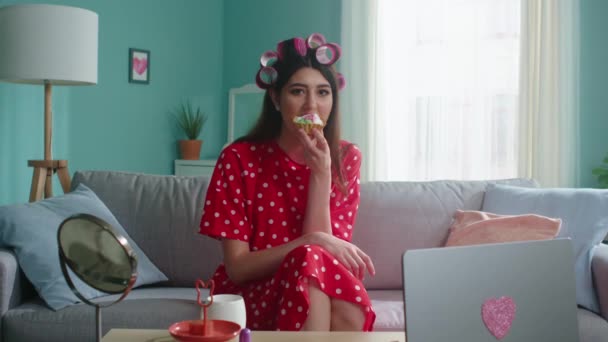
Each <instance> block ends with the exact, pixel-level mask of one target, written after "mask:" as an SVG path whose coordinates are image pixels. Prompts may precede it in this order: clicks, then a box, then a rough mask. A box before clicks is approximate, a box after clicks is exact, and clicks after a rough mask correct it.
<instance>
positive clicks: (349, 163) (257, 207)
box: [200, 142, 375, 331]
mask: <svg viewBox="0 0 608 342" xmlns="http://www.w3.org/2000/svg"><path fill="white" fill-rule="evenodd" d="M343 146H345V145H343ZM360 165H361V153H360V151H359V150H358V149H357V148H348V149H347V150H346V153H345V154H344V160H343V170H344V176H345V180H346V188H345V189H340V188H339V187H337V186H336V185H335V184H334V185H332V191H331V194H332V195H331V197H330V215H331V225H332V230H333V234H334V235H335V236H336V237H339V238H341V239H344V240H347V241H350V239H351V236H352V226H353V225H354V222H355V217H356V212H357V211H356V210H357V206H358V204H359V182H358V180H359V168H360ZM254 171H255V172H254ZM309 176H310V169H308V167H306V166H305V165H301V164H297V163H295V162H294V161H293V160H291V159H290V158H288V157H287V155H286V154H285V152H283V150H282V149H281V148H280V147H278V145H277V144H276V143H274V142H273V143H267V144H258V143H246V142H241V143H235V144H231V145H230V146H228V147H226V148H225V149H224V151H223V152H222V154H221V156H220V160H219V162H218V164H217V166H216V169H215V170H214V173H213V176H212V178H211V181H210V185H209V191H207V198H206V200H205V203H204V204H205V206H204V210H203V215H202V218H201V225H200V233H201V234H205V235H209V236H212V237H215V238H226V239H235V240H241V241H245V242H248V243H249V246H250V249H251V250H252V251H260V250H264V249H267V248H273V247H275V246H277V245H280V244H283V243H286V242H289V241H291V240H293V239H295V238H297V237H298V236H299V235H300V234H301V230H302V224H303V222H304V219H305V210H306V204H307V198H308V191H307V189H308V180H309ZM312 278H314V279H316V281H315V282H309V280H310V279H312ZM213 279H214V281H215V283H216V293H218V294H220V293H241V294H242V295H243V297H244V298H245V302H246V308H247V326H248V327H250V328H253V329H259V330H300V329H301V328H302V326H303V324H304V323H305V322H306V319H307V316H308V313H309V308H308V300H307V298H308V287H309V285H310V284H314V286H319V287H320V289H321V290H322V291H324V292H325V293H326V294H327V295H328V296H330V297H332V298H339V299H341V300H345V301H349V302H351V303H354V304H357V305H358V306H360V307H361V310H362V312H364V314H365V317H366V320H365V322H366V324H365V327H364V328H363V330H364V331H369V330H371V329H372V326H373V321H374V318H375V313H374V312H373V310H372V309H371V301H370V300H369V297H368V295H367V292H366V291H365V289H364V288H363V284H362V283H361V281H360V280H358V279H357V278H355V277H354V276H353V275H352V274H351V273H350V272H349V271H348V270H347V269H346V268H345V267H344V266H343V265H341V264H340V263H339V262H338V261H337V260H336V258H335V257H334V256H332V255H331V254H329V253H328V252H327V251H325V250H323V249H321V248H320V247H318V246H315V245H307V246H300V247H297V248H295V249H294V250H292V251H291V252H290V253H289V254H288V256H287V257H286V258H285V260H284V262H283V263H282V264H281V266H280V267H279V269H278V270H277V272H276V273H275V274H274V275H273V276H272V277H269V278H264V279H259V280H256V281H253V282H251V283H249V284H245V285H242V286H238V285H236V284H234V283H233V282H232V281H230V279H229V278H228V275H227V273H226V270H225V268H224V266H223V265H220V267H219V268H218V270H217V271H216V273H215V274H214V276H213Z"/></svg>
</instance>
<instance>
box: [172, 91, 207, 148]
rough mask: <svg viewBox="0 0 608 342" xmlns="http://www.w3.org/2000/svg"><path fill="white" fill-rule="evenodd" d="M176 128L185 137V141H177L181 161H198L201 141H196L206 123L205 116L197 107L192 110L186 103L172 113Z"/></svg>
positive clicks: (192, 107)
mask: <svg viewBox="0 0 608 342" xmlns="http://www.w3.org/2000/svg"><path fill="white" fill-rule="evenodd" d="M173 115H174V116H175V119H176V120H177V124H178V126H179V127H180V128H181V129H182V131H183V132H184V134H185V135H186V138H187V139H185V140H179V149H180V153H181V158H182V159H187V160H198V159H199V158H200V154H201V146H202V145H203V141H202V140H200V139H198V137H199V136H200V134H201V131H202V130H203V127H204V126H205V122H207V115H205V114H204V113H203V112H201V109H200V108H199V107H196V109H195V108H194V106H193V105H192V103H190V102H189V101H186V102H184V103H182V104H181V105H180V106H179V107H178V108H176V109H175V110H174V111H173Z"/></svg>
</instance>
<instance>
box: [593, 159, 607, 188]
mask: <svg viewBox="0 0 608 342" xmlns="http://www.w3.org/2000/svg"><path fill="white" fill-rule="evenodd" d="M602 163H603V164H604V165H601V166H599V167H595V168H593V169H592V170H591V174H593V175H594V176H597V182H598V184H599V187H600V188H602V189H608V154H606V157H604V159H603V160H602Z"/></svg>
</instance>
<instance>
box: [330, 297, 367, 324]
mask: <svg viewBox="0 0 608 342" xmlns="http://www.w3.org/2000/svg"><path fill="white" fill-rule="evenodd" d="M364 323H365V315H364V314H363V311H362V310H361V307H360V306H358V305H356V304H353V303H350V302H347V301H343V300H340V299H335V298H334V299H332V300H331V326H332V330H341V331H359V330H361V329H362V328H363V324H364Z"/></svg>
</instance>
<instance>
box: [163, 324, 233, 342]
mask: <svg viewBox="0 0 608 342" xmlns="http://www.w3.org/2000/svg"><path fill="white" fill-rule="evenodd" d="M240 331H241V326H240V325H238V324H236V323H234V322H229V321H222V320H208V321H207V322H206V323H204V321H203V320H202V319H197V320H191V321H181V322H177V323H174V324H173V325H171V326H170V327H169V333H170V334H171V336H173V338H175V339H176V340H178V341H182V342H223V341H229V340H230V339H232V338H234V337H236V336H237V335H238V334H239V332H240Z"/></svg>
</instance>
